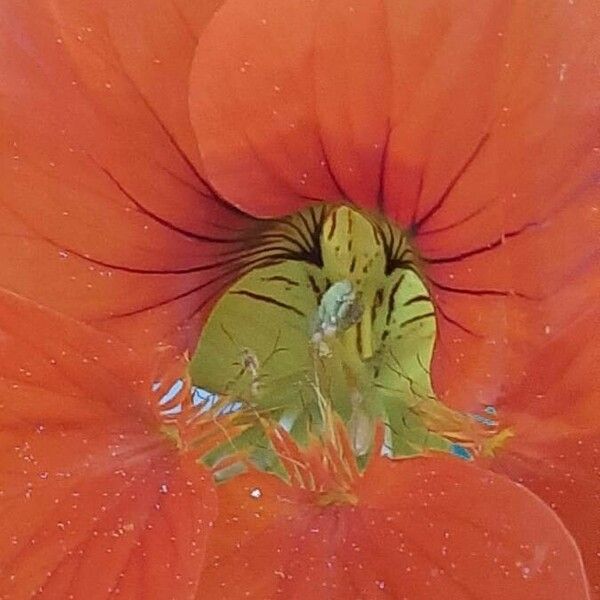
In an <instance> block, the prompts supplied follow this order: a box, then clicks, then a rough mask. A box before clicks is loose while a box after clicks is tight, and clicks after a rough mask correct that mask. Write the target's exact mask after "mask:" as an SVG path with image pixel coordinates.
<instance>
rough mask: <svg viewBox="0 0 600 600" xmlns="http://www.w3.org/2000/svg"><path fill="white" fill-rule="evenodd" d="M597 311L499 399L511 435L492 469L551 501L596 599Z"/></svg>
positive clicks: (599, 581) (599, 558) (599, 543)
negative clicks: (572, 539)
mask: <svg viewBox="0 0 600 600" xmlns="http://www.w3.org/2000/svg"><path fill="white" fill-rule="evenodd" d="M599 326H600V314H599V313H598V311H597V310H596V309H595V307H594V309H593V311H592V313H591V314H584V315H582V316H581V317H580V319H578V321H577V322H575V323H573V324H572V326H571V328H570V329H569V331H568V333H567V334H563V335H561V336H558V337H556V338H555V339H554V340H553V343H552V344H551V345H550V346H549V348H548V349H547V350H546V352H544V353H543V354H541V355H540V356H539V358H538V359H537V360H536V362H535V363H533V364H532V365H530V366H529V368H528V369H527V379H526V380H525V381H524V382H523V384H522V385H521V386H520V387H519V388H518V389H516V390H515V391H514V392H513V393H511V394H510V395H509V396H507V397H506V398H504V399H503V400H502V401H501V402H500V403H499V418H500V419H501V421H502V422H503V424H506V425H508V426H510V427H511V429H512V432H513V434H514V437H512V438H510V439H509V440H508V441H507V443H506V446H505V447H502V448H500V449H499V450H498V451H497V452H496V455H495V456H494V458H493V459H492V460H491V461H489V462H490V467H491V468H492V469H493V470H494V471H497V472H499V473H504V474H506V475H508V476H509V477H511V478H512V479H513V480H514V481H517V482H519V483H520V484H522V485H525V486H527V487H528V488H529V489H530V490H532V491H533V492H535V493H536V494H537V495H538V496H539V497H540V498H541V499H542V500H544V501H545V502H546V503H548V504H549V505H550V506H551V507H552V508H553V509H554V510H555V511H556V512H557V514H558V515H559V517H560V518H561V519H562V520H563V522H564V523H565V525H566V526H567V527H568V529H569V531H570V532H571V533H572V534H573V536H574V537H575V539H576V541H577V544H578V546H579V548H580V549H581V553H582V556H583V560H584V563H585V566H586V570H587V573H588V577H589V580H590V584H591V586H592V589H593V591H594V592H595V594H596V595H597V596H598V597H600V554H599V551H600V510H599V508H598V507H599V506H600V411H599V407H600V391H599V390H598V385H597V383H596V382H595V377H594V373H595V372H596V371H597V365H598V361H599V360H600V344H599V343H598V341H597V332H598V327H599Z"/></svg>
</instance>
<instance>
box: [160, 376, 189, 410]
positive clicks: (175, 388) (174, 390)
mask: <svg viewBox="0 0 600 600" xmlns="http://www.w3.org/2000/svg"><path fill="white" fill-rule="evenodd" d="M154 385H156V384H154ZM183 385H184V383H183V379H178V380H177V381H176V382H175V383H174V384H173V385H172V386H171V387H170V388H169V390H168V391H167V392H166V393H165V394H164V395H163V396H161V399H160V400H159V404H160V405H161V406H162V405H163V404H166V403H167V402H170V401H171V400H173V398H175V396H177V394H179V393H180V392H181V390H182V389H183ZM159 387H160V383H159ZM157 389H158V388H157Z"/></svg>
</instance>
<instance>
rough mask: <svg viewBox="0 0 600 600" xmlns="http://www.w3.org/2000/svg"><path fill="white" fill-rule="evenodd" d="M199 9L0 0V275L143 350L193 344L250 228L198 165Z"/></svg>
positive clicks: (203, 17) (204, 16)
mask: <svg viewBox="0 0 600 600" xmlns="http://www.w3.org/2000/svg"><path fill="white" fill-rule="evenodd" d="M195 4H198V3H195ZM195 4H193V3H190V2H188V1H187V0H183V1H180V0H177V1H176V2H171V3H169V5H168V6H164V5H163V3H161V2H159V1H158V0H156V1H155V0H150V3H148V2H138V1H137V0H136V1H134V2H127V3H122V2H115V1H112V0H111V1H109V2H102V1H95V0H94V1H92V2H86V3H85V5H83V4H82V3H80V2H76V1H74V0H59V1H58V2H49V1H46V0H44V1H42V2H32V1H26V2H21V3H19V4H18V5H17V4H11V5H10V6H9V5H5V6H3V7H2V8H1V9H0V28H1V31H2V35H1V36H0V37H1V41H0V56H1V57H2V58H0V63H1V64H0V69H1V70H2V72H3V78H2V82H1V83H0V88H1V89H0V93H1V94H2V97H3V103H2V109H1V113H0V114H1V117H0V119H1V121H2V128H1V129H2V133H1V135H2V148H3V151H2V152H3V156H2V161H0V162H1V164H2V167H1V170H0V181H1V186H2V189H3V192H4V193H3V199H2V203H1V206H0V221H1V222H2V225H1V226H0V254H1V255H2V256H3V257H4V259H3V260H2V261H1V265H0V284H1V285H3V286H5V287H8V288H10V289H13V290H15V291H16V292H18V293H21V294H23V295H25V296H28V297H31V298H33V299H35V300H37V301H39V302H41V303H43V304H45V305H48V306H51V307H53V308H56V309H58V310H60V311H63V312H65V313H67V314H70V315H72V316H75V317H77V318H80V319H83V320H85V321H87V322H93V323H94V324H95V325H98V326H101V327H103V328H108V329H111V330H114V331H117V332H118V333H119V335H120V336H121V337H124V338H126V339H127V340H128V341H131V342H136V343H139V344H140V345H144V344H146V343H147V342H155V341H156V340H157V339H161V338H162V339H169V340H170V339H175V338H176V339H177V341H178V342H180V343H182V344H184V345H185V342H186V341H188V342H189V338H193V340H192V342H191V343H195V341H196V340H195V337H194V336H197V321H198V318H199V316H201V314H202V313H203V311H205V310H206V305H207V303H209V302H210V300H211V298H212V297H213V296H214V295H216V294H218V292H219V291H220V290H221V289H222V287H223V285H224V284H223V281H222V279H221V278H222V277H224V276H225V274H226V271H227V267H228V265H229V268H230V270H231V265H230V262H231V261H230V260H227V261H225V262H224V261H223V257H222V256H221V254H222V253H223V252H225V251H231V250H235V249H236V248H239V238H240V236H241V233H240V231H238V230H239V229H242V230H243V229H244V227H246V226H247V224H248V220H247V218H246V217H245V216H244V215H242V214H241V213H240V212H239V211H237V210H236V209H234V208H233V207H231V206H230V205H228V204H227V203H226V202H225V201H223V200H222V199H220V198H219V197H218V196H217V194H216V193H213V192H212V191H211V190H210V189H209V187H207V186H209V185H210V184H206V183H205V182H204V178H203V176H202V175H201V173H200V164H199V157H198V151H197V147H196V144H195V140H194V135H193V132H192V130H191V126H190V123H189V117H188V108H187V77H188V72H189V67H190V63H191V60H192V55H193V50H194V47H195V43H196V37H197V31H198V30H199V29H200V28H201V27H202V26H203V24H204V23H205V22H206V21H207V20H208V18H209V17H210V16H211V14H212V12H213V11H214V9H215V8H216V6H217V5H218V4H219V2H218V1H217V0H215V1H212V0H211V1H209V2H202V3H201V6H200V7H196V6H195ZM133 21H135V27H134V28H133V29H134V30H135V31H134V30H132V27H131V23H132V22H133ZM165 90H168V92H165ZM8 257H10V258H8ZM190 321H192V322H194V323H193V324H192V327H191V330H192V331H191V333H189V332H186V331H185V327H186V326H189V325H190ZM182 328H183V330H182ZM186 334H187V336H186Z"/></svg>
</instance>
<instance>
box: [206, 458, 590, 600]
mask: <svg viewBox="0 0 600 600" xmlns="http://www.w3.org/2000/svg"><path fill="white" fill-rule="evenodd" d="M218 491H219V502H220V514H219V517H218V520H217V522H216V525H215V535H214V536H213V537H212V538H211V541H210V543H209V547H208V550H207V567H206V571H205V573H204V576H203V585H204V586H205V587H203V590H204V591H205V593H207V594H208V597H210V598H223V599H224V600H233V599H236V598H292V599H296V598H310V599H313V598H314V599H317V598H319V599H322V598H328V599H331V600H334V599H339V600H342V599H346V598H363V599H375V598H381V599H383V598H393V599H395V600H398V599H402V598H411V599H413V600H419V599H421V598H422V599H429V598H433V597H437V596H438V595H440V596H441V595H443V597H444V598H448V599H449V600H459V599H460V600H463V599H467V598H468V599H474V598H482V599H484V598H485V599H486V600H494V599H501V598H508V597H510V598H515V599H516V600H518V599H523V600H530V599H531V598H536V599H539V600H554V599H555V598H557V597H563V596H564V597H568V598H573V599H576V598H587V597H588V595H587V590H586V588H587V584H586V582H585V575H584V574H583V570H582V566H581V559H580V556H579V553H578V551H577V549H576V546H575V544H574V542H573V540H572V538H571V537H570V535H569V534H568V533H567V531H566V530H565V528H564V527H563V525H562V524H561V522H560V521H559V520H558V518H557V517H556V516H555V515H554V513H553V512H552V511H551V510H550V509H549V508H548V507H546V506H545V505H544V504H543V503H542V502H540V501H539V500H538V499H537V498H536V497H535V496H534V495H533V494H531V493H529V492H528V491H526V490H525V489H523V488H521V487H520V486H517V485H515V484H513V483H511V482H509V481H508V480H507V479H505V478H503V477H501V476H498V475H495V474H493V473H490V472H486V471H483V470H480V469H478V468H475V467H472V466H470V465H467V464H465V463H462V462H460V461H458V460H456V459H450V458H448V459H438V458H427V459H408V460H403V461H391V460H389V459H385V458H380V459H377V460H376V461H375V464H373V465H371V466H370V467H368V469H367V472H366V474H365V476H364V477H363V478H362V479H361V480H360V481H359V482H358V484H357V489H356V498H355V499H354V502H351V503H347V504H339V505H336V504H335V503H330V504H327V503H326V502H323V501H322V498H323V495H321V496H319V494H318V493H316V492H310V491H307V490H303V489H299V488H295V487H292V486H290V485H288V484H286V483H285V482H283V481H281V480H279V479H277V478H276V477H274V476H271V475H267V474H264V473H249V474H247V475H244V476H242V477H241V478H239V479H237V480H234V482H233V483H231V484H225V485H223V486H221V487H220V488H219V490H218ZM319 498H321V501H320V500H319ZM201 597H202V596H201Z"/></svg>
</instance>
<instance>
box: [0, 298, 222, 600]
mask: <svg viewBox="0 0 600 600" xmlns="http://www.w3.org/2000/svg"><path fill="white" fill-rule="evenodd" d="M149 373H150V372H149V370H148V365H146V364H144V363H143V362H142V361H141V360H140V359H139V358H137V356H136V355H135V354H134V353H133V352H131V351H129V350H128V349H127V348H126V347H123V346H121V345H120V344H118V343H117V342H116V341H114V340H113V339H112V338H110V337H108V336H107V335H106V334H104V333H98V332H95V331H93V330H91V329H88V328H87V327H86V326H84V325H83V324H81V323H77V322H75V321H71V320H69V319H67V318H65V317H62V316H59V315H57V314H55V313H53V312H51V311H49V310H48V309H43V308H41V307H39V306H36V305H35V304H34V303H31V302H30V301H26V300H24V299H23V298H20V297H18V296H15V295H12V294H10V293H7V292H4V291H3V292H1V293H0V515H1V519H0V572H1V573H2V577H0V597H2V598H11V599H19V598H32V597H38V596H40V597H43V598H69V597H71V598H83V597H86V598H88V597H90V598H107V597H112V596H116V595H120V596H121V597H125V598H134V597H152V598H165V599H166V598H173V597H177V598H190V597H194V595H195V593H196V589H197V587H198V581H199V577H200V571H201V567H202V559H203V556H204V549H205V544H206V538H207V535H208V532H209V529H210V525H211V521H212V519H213V518H214V517H215V513H216V504H215V503H216V497H215V494H214V489H213V486H212V478H211V476H210V474H207V473H205V472H204V471H203V470H202V469H201V468H200V467H199V465H198V464H197V463H196V462H195V460H194V459H193V457H192V456H190V455H181V456H180V455H179V453H178V450H177V449H176V447H175V445H174V444H173V443H172V442H170V441H168V440H167V439H166V438H165V437H163V436H162V435H161V434H160V432H159V426H160V425H159V422H158V420H157V418H156V417H155V409H154V406H153V402H158V397H157V396H154V395H153V394H151V393H150V385H151V384H152V380H151V379H150V378H149ZM150 375H151V373H150Z"/></svg>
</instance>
